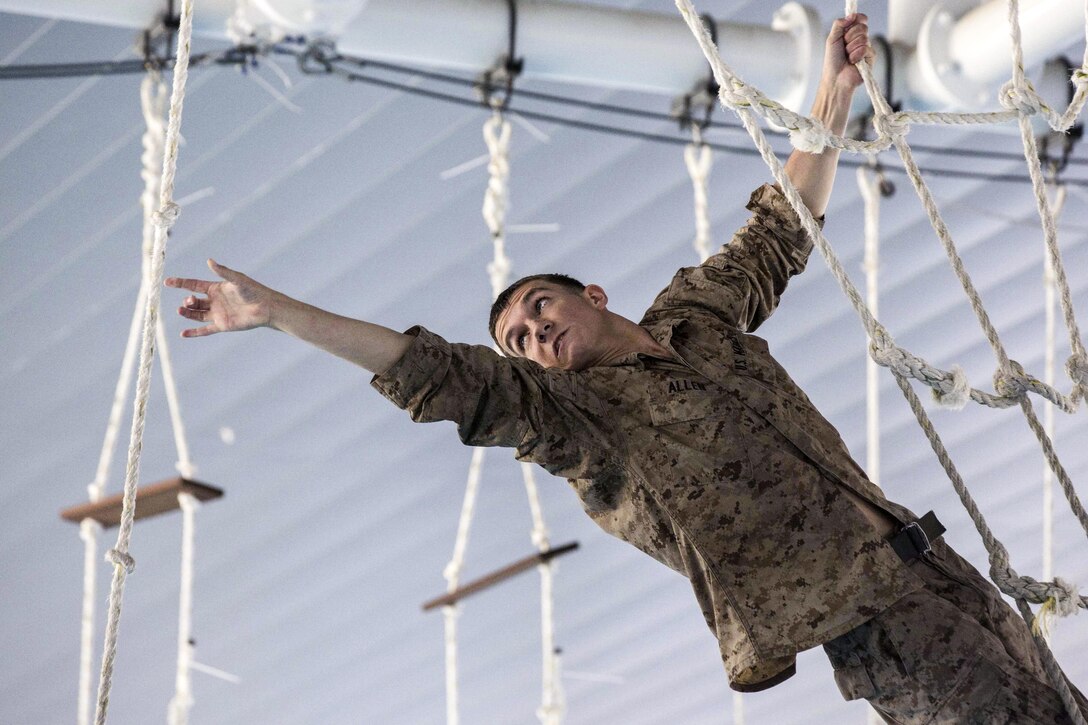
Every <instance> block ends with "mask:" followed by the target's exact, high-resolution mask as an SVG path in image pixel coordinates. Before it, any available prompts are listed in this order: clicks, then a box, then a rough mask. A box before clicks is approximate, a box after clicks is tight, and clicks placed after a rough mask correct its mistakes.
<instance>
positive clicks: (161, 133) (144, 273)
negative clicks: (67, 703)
mask: <svg viewBox="0 0 1088 725" xmlns="http://www.w3.org/2000/svg"><path fill="white" fill-rule="evenodd" d="M140 107H141V110H142V111H143V116H144V122H145V123H146V130H145V131H144V134H143V139H142V142H143V153H142V154H141V157H140V158H141V161H142V162H143V167H142V169H141V171H140V176H141V178H142V179H143V180H144V191H143V194H142V195H141V197H140V203H141V205H142V206H143V208H144V226H143V239H142V244H141V255H140V288H139V291H138V292H137V294H136V305H135V307H134V308H133V310H132V320H131V321H130V322H129V329H128V339H127V341H126V342H125V352H124V355H123V356H122V359H121V372H120V375H119V376H118V378H117V384H116V386H115V387H114V391H113V402H112V404H111V405H110V415H109V419H108V421H107V423H106V435H105V439H104V440H103V441H102V450H101V453H100V454H99V456H98V467H97V469H96V470H95V477H94V481H93V482H92V483H91V484H90V485H89V486H88V487H87V494H88V496H89V498H90V500H91V501H92V502H94V501H98V500H100V499H101V498H102V496H103V494H104V493H105V490H106V482H107V481H108V480H109V472H110V466H111V464H112V463H113V455H114V452H115V451H116V449H117V436H118V433H119V432H120V430H121V414H122V413H123V412H124V406H125V400H126V399H127V398H128V391H129V387H130V386H131V385H132V373H133V370H134V369H135V363H136V349H137V343H138V342H139V339H140V337H139V336H140V329H141V327H142V323H143V320H144V312H145V307H146V301H147V285H148V279H147V277H148V270H149V267H150V259H151V249H152V246H153V244H154V227H153V226H152V225H151V224H150V223H149V220H150V216H151V212H152V211H153V210H154V205H155V202H156V200H157V197H158V192H159V180H160V176H161V171H162V157H163V139H164V137H165V131H166V129H165V124H164V123H163V115H164V111H165V109H166V84H164V83H163V82H162V77H161V76H160V75H158V74H157V73H149V74H148V75H147V76H145V77H144V79H143V82H142V83H141V84H140ZM101 530H102V527H101V525H100V524H99V523H98V522H97V521H94V520H93V519H84V520H83V521H82V522H80V538H82V539H83V540H84V557H83V607H82V616H81V624H80V652H79V662H80V667H79V698H78V705H77V716H76V720H77V722H78V724H79V725H88V723H89V722H90V717H91V713H90V707H91V659H92V655H91V648H92V646H93V643H92V640H93V636H94V618H95V617H94V613H95V599H94V591H95V582H96V580H97V577H98V557H97V553H95V554H94V555H92V552H97V546H98V533H99V532H100V531H101Z"/></svg>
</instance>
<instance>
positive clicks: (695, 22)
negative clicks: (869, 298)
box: [676, 0, 1088, 606]
mask: <svg viewBox="0 0 1088 725" xmlns="http://www.w3.org/2000/svg"><path fill="white" fill-rule="evenodd" d="M676 4H677V6H678V7H679V8H680V10H681V14H682V15H683V16H684V19H685V21H686V22H687V23H688V26H689V28H690V29H691V31H692V33H693V34H694V35H695V37H696V38H697V39H698V40H699V42H700V46H702V47H703V48H704V54H705V55H706V56H707V59H708V60H709V61H710V62H711V66H712V67H713V68H714V71H715V75H716V76H717V75H718V74H719V72H720V67H719V65H718V64H717V63H715V62H714V59H715V58H717V51H716V49H715V48H714V46H713V43H712V42H711V40H710V37H709V34H708V33H706V32H705V29H704V28H703V25H702V23H701V21H700V20H699V16H698V14H697V13H695V12H694V9H693V8H692V7H691V3H690V2H689V0H676ZM866 70H867V69H866ZM865 75H866V74H865V73H864V72H863V77H864V76H865ZM723 80H726V78H725V76H724V75H722V76H721V77H719V78H718V82H719V84H720V83H722V81H723ZM725 100H726V99H723V102H724V101H725ZM881 101H883V99H882V98H881V97H879V96H878V97H877V98H876V99H874V106H877V104H879V103H880V102H881ZM884 105H885V107H886V102H884ZM733 110H734V111H735V112H736V113H737V115H738V117H739V118H740V119H741V122H742V123H743V125H744V126H745V129H746V130H748V132H749V134H750V135H751V136H752V140H753V142H754V143H755V146H756V148H757V149H758V150H759V152H760V155H761V156H762V157H763V160H764V162H765V163H766V164H767V166H768V168H769V169H770V171H771V174H772V176H773V177H774V179H775V181H776V182H777V183H778V185H779V188H780V189H781V190H782V192H783V194H784V195H785V197H786V199H787V200H788V201H789V203H790V205H791V206H792V207H793V208H794V210H795V211H796V213H797V214H798V217H799V219H800V222H801V225H802V226H803V227H804V229H805V231H806V232H807V233H808V235H809V236H810V237H811V238H812V239H813V241H814V243H815V244H816V246H817V248H818V249H819V250H820V252H821V254H823V256H824V258H825V261H826V262H827V265H828V267H829V268H830V269H831V272H832V275H833V276H834V277H835V278H836V280H837V281H838V282H839V285H840V287H841V288H842V289H843V292H844V294H846V296H847V298H848V299H850V301H851V303H852V304H853V305H854V307H855V310H856V311H857V312H858V315H859V316H860V317H861V319H862V322H863V324H864V325H865V328H866V331H867V332H868V333H869V336H870V339H871V340H872V344H873V346H874V347H875V348H877V349H880V348H883V347H888V346H890V336H889V335H888V333H887V331H886V330H884V328H883V326H882V325H880V323H879V322H877V321H876V319H875V318H874V317H873V315H872V314H871V313H870V312H869V310H868V309H867V307H866V306H865V304H864V302H862V301H861V299H860V294H859V292H858V290H857V288H856V287H855V286H854V285H853V283H852V282H851V281H850V280H849V278H848V277H847V275H846V273H845V271H844V270H843V268H842V264H841V262H840V261H839V260H838V258H837V257H836V256H835V254H834V252H833V251H832V250H831V247H830V244H829V243H828V241H827V239H826V237H824V235H823V232H822V230H821V229H820V228H819V225H818V224H816V221H815V219H813V217H812V213H811V212H810V211H809V210H808V208H807V207H806V206H805V204H804V202H803V201H802V200H801V198H800V195H799V194H798V193H797V190H796V188H794V186H793V184H792V182H790V180H789V177H787V176H786V174H785V169H784V167H783V165H782V162H781V161H780V160H779V159H778V157H777V156H775V154H774V151H773V149H772V148H771V146H770V144H769V143H768V142H767V139H766V137H765V136H764V135H763V132H762V131H761V130H760V128H759V126H758V124H757V123H756V121H755V118H754V114H753V113H752V112H751V111H750V110H749V109H747V108H743V107H742V108H734V109H733ZM878 112H879V109H878ZM892 369H893V372H895V373H896V377H897V379H903V380H905V378H906V377H908V375H906V374H904V373H900V371H899V370H898V369H896V368H894V367H893V368H892ZM901 386H902V383H901ZM912 394H913V392H912ZM918 412H920V413H921V415H922V416H925V413H924V411H922V410H921V408H920V406H919V408H918ZM926 420H927V423H928V418H927V419H926ZM926 427H927V426H925V425H924V426H923V428H926ZM928 428H929V429H930V430H932V425H928ZM945 460H947V457H945V458H944V459H942V463H943V462H945ZM948 464H949V465H950V464H951V461H948ZM946 470H947V466H946ZM952 475H953V474H952V473H949V476H950V477H952ZM969 510H971V511H972V518H975V517H976V516H977V517H978V518H977V519H976V526H985V522H984V521H982V520H981V514H980V513H979V512H978V509H977V508H975V507H970V508H969ZM987 531H988V529H987ZM983 539H984V541H986V542H987V543H989V542H994V543H996V540H994V539H993V537H992V535H990V536H984V537H983ZM1002 581H1003V582H1004V583H1005V585H1006V586H1008V587H1009V588H1010V589H1013V591H1008V593H1010V594H1013V595H1015V594H1016V589H1015V587H1016V586H1017V584H1016V582H1011V581H1010V578H1009V577H1003V578H1002ZM1033 581H1034V580H1031V581H1026V582H1025V583H1024V590H1025V593H1026V594H1031V596H1033V597H1034V598H1032V599H1031V601H1035V602H1041V601H1045V599H1046V597H1049V596H1054V597H1056V598H1058V599H1060V600H1062V601H1065V600H1067V599H1068V598H1069V597H1068V592H1066V591H1065V590H1064V589H1061V588H1060V587H1055V586H1053V585H1042V584H1040V583H1038V582H1035V583H1034V584H1033V583H1032V582H1033ZM999 585H1000V583H999ZM1036 585H1038V586H1036ZM1040 586H1041V587H1045V592H1043V590H1041V589H1040ZM1033 590H1034V594H1032V591H1033ZM1041 592H1043V593H1045V594H1046V597H1042V596H1040V593H1041ZM1079 602H1080V605H1081V606H1088V602H1086V601H1085V599H1084V598H1083V597H1081V598H1080V599H1079Z"/></svg>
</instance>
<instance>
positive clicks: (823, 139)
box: [790, 121, 831, 154]
mask: <svg viewBox="0 0 1088 725" xmlns="http://www.w3.org/2000/svg"><path fill="white" fill-rule="evenodd" d="M830 140H831V131H830V130H829V129H828V128H827V127H826V126H824V125H823V124H822V123H820V122H819V121H817V122H815V123H811V124H809V125H807V126H803V127H801V128H795V129H793V130H792V131H790V143H791V144H793V147H794V148H795V149H797V150H798V151H806V152H808V153H810V154H818V153H822V152H823V150H824V149H825V148H827V144H828V142H829V141H830Z"/></svg>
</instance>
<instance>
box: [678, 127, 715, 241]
mask: <svg viewBox="0 0 1088 725" xmlns="http://www.w3.org/2000/svg"><path fill="white" fill-rule="evenodd" d="M698 128H699V127H698V126H696V125H694V124H693V125H692V129H693V131H692V133H693V134H696V138H697V140H695V141H694V142H692V143H690V144H688V145H687V146H686V147H684V165H685V166H687V169H688V175H689V176H691V186H692V191H693V192H694V194H693V196H694V201H695V239H694V241H693V242H692V245H693V246H694V247H695V253H696V254H698V255H699V261H700V262H702V261H704V260H705V259H706V258H707V257H709V256H710V253H711V248H710V215H709V213H708V207H707V180H708V179H709V177H710V169H711V167H712V166H713V165H714V156H713V154H712V153H711V150H710V147H709V146H707V145H706V144H704V143H701V142H700V141H699V140H698V135H699V130H698Z"/></svg>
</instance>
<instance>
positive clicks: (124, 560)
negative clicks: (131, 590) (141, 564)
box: [106, 549, 136, 574]
mask: <svg viewBox="0 0 1088 725" xmlns="http://www.w3.org/2000/svg"><path fill="white" fill-rule="evenodd" d="M106 561H108V562H110V563H111V564H114V565H115V566H119V567H121V568H122V569H124V570H125V571H126V572H127V573H129V574H131V573H132V572H134V571H136V560H135V559H133V558H132V555H131V554H129V553H128V552H127V551H118V550H117V549H110V550H109V551H107V552H106Z"/></svg>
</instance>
